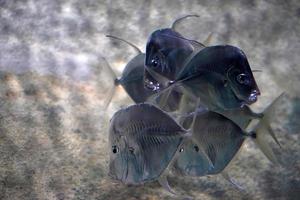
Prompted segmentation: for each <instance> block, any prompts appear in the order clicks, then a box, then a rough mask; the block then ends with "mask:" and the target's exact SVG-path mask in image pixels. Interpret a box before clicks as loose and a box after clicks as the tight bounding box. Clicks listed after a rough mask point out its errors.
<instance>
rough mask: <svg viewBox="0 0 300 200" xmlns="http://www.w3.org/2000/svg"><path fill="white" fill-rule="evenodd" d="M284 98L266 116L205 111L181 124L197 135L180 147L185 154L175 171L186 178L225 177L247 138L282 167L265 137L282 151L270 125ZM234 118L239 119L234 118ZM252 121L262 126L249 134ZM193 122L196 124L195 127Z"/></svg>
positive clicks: (176, 161) (241, 111) (242, 111)
mask: <svg viewBox="0 0 300 200" xmlns="http://www.w3.org/2000/svg"><path fill="white" fill-rule="evenodd" d="M283 97H284V94H281V95H280V96H278V97H277V98H276V99H275V100H274V101H272V103H271V104H270V105H269V106H267V107H266V109H265V110H264V111H263V112H262V113H254V112H252V110H251V109H250V108H249V107H247V106H244V107H243V108H241V109H237V110H231V111H227V113H223V114H220V113H216V112H212V111H207V110H203V109H202V110H201V111H199V112H197V113H196V114H190V115H189V116H187V117H186V118H185V119H183V120H181V124H182V126H183V127H184V128H185V129H188V128H190V129H192V133H193V134H192V136H191V137H189V138H185V140H184V141H183V143H182V145H181V146H180V149H182V150H181V152H180V154H178V156H177V157H176V159H174V161H173V169H174V171H175V172H176V173H178V174H181V175H186V176H205V175H213V174H218V173H223V170H224V169H225V168H226V167H227V166H228V165H229V164H230V162H231V161H232V160H233V159H234V157H235V156H236V154H237V153H238V151H239V150H240V149H241V146H242V144H243V143H244V140H245V139H246V138H251V139H253V140H254V142H255V143H256V144H257V145H258V147H259V148H260V150H261V151H262V152H263V153H264V154H265V156H266V157H267V158H268V159H269V160H270V161H271V162H273V163H278V160H277V157H276V156H275V154H274V152H273V150H272V148H271V147H270V146H269V144H268V143H267V142H266V138H265V136H266V134H269V135H270V136H271V137H272V138H273V139H274V141H275V142H276V143H277V144H278V146H279V147H280V144H279V142H278V140H277V139H276V137H275V134H274V133H273V131H272V128H271V127H270V123H271V121H272V119H273V118H274V116H275V110H276V108H277V107H278V106H279V105H280V104H281V103H282V99H283ZM234 114H236V116H233V115H234ZM194 115H196V118H195V120H193V118H194V117H195V116H194ZM224 115H227V116H229V117H231V118H232V119H233V120H231V119H230V118H228V117H226V116H224ZM252 119H258V120H259V122H258V124H257V125H256V126H254V127H253V128H252V130H251V131H249V132H246V131H245V129H246V127H247V126H248V124H249V122H250V121H251V120H252ZM192 121H194V123H193V125H192ZM207 157H208V158H209V159H207ZM211 163H212V164H213V167H212V166H211Z"/></svg>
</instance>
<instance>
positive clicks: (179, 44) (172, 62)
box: [144, 15, 199, 90]
mask: <svg viewBox="0 0 300 200" xmlns="http://www.w3.org/2000/svg"><path fill="white" fill-rule="evenodd" d="M187 17H199V16H198V15H186V16H184V17H181V18H179V19H177V20H175V21H174V22H173V24H172V27H171V28H165V29H159V30H156V31H154V32H153V33H152V34H151V35H150V36H149V39H148V42H147V45H146V59H145V77H144V78H145V86H146V87H147V88H149V89H151V90H158V89H161V88H162V87H164V85H165V84H166V82H169V81H172V80H174V79H175V78H176V75H177V74H178V72H180V71H181V69H182V66H183V63H184V60H185V59H186V58H187V57H188V56H189V55H190V54H191V53H192V52H193V50H194V48H193V45H192V44H191V41H190V40H187V39H184V37H183V36H182V35H181V34H180V33H178V32H176V30H175V27H176V25H177V24H178V23H179V22H180V21H182V20H183V19H185V18H187ZM151 72H153V73H157V74H158V75H161V76H162V77H164V82H161V81H160V80H158V79H157V78H156V77H153V74H151Z"/></svg>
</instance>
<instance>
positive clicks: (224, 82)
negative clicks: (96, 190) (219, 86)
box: [223, 79, 228, 87]
mask: <svg viewBox="0 0 300 200" xmlns="http://www.w3.org/2000/svg"><path fill="white" fill-rule="evenodd" d="M227 83H228V80H227V79H224V80H223V85H224V86H225V87H226V86H227Z"/></svg>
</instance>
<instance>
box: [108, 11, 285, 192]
mask: <svg viewBox="0 0 300 200" xmlns="http://www.w3.org/2000/svg"><path fill="white" fill-rule="evenodd" d="M189 17H198V16H197V15H186V16H184V17H181V18H179V19H176V20H175V21H174V22H173V24H172V26H171V28H164V29H159V30H156V31H154V32H153V33H152V34H151V35H150V36H149V38H148V41H147V44H146V52H145V53H143V52H142V51H141V50H139V49H138V48H137V47H136V46H135V45H133V44H131V43H130V42H128V41H126V40H124V39H121V38H119V37H116V36H112V35H107V37H109V38H111V39H116V40H119V41H122V42H125V43H127V44H129V45H130V46H132V47H133V48H134V49H135V50H136V52H137V55H136V56H135V57H134V58H132V59H131V60H130V62H128V64H127V65H126V66H125V68H124V70H123V73H122V76H121V77H120V78H118V77H117V76H116V75H115V73H114V72H113V70H112V69H111V68H110V66H109V64H108V63H106V67H107V68H108V69H109V70H108V71H109V72H110V74H109V76H111V77H112V79H113V80H114V83H115V86H117V85H121V86H122V87H123V88H124V89H125V91H126V92H127V94H128V95H129V97H130V98H131V99H132V100H133V101H134V102H135V103H136V104H134V105H131V106H129V107H127V108H124V109H121V110H119V111H117V112H116V113H115V114H114V115H113V117H112V119H111V120H110V128H109V148H110V149H109V155H110V161H109V177H110V178H112V179H114V180H117V181H120V182H122V183H124V184H128V185H139V184H144V183H146V182H150V181H158V182H159V183H160V184H161V185H162V187H164V188H165V189H166V190H168V191H169V192H171V193H173V194H177V193H176V191H173V190H172V189H171V187H170V185H169V183H168V181H167V176H168V174H169V173H174V174H176V175H178V176H187V177H188V176H190V177H195V176H197V177H201V176H206V175H214V174H222V175H223V177H224V178H225V179H226V180H228V181H229V182H230V183H232V184H233V185H234V186H235V187H237V188H240V189H241V187H240V186H239V185H238V184H237V183H235V181H233V180H232V179H231V178H230V176H229V174H228V173H227V172H226V170H225V168H226V167H228V166H229V164H230V163H231V161H232V160H233V159H234V158H235V157H236V155H237V153H238V152H239V151H240V149H241V148H242V145H243V143H244V141H245V140H246V139H247V138H249V139H252V140H254V141H255V143H256V144H257V146H258V148H259V149H260V150H261V151H262V152H263V153H264V154H265V156H266V158H267V159H269V160H270V161H271V162H273V163H275V164H276V163H278V159H277V158H276V156H275V154H274V152H273V150H272V148H271V147H270V146H269V144H268V143H267V142H266V137H269V136H270V137H271V138H273V140H274V144H277V145H279V146H280V144H279V142H278V140H277V139H276V137H275V134H274V132H273V131H272V128H271V126H270V123H271V121H272V118H273V117H274V110H275V108H276V107H277V106H278V105H279V104H280V103H281V100H282V99H283V97H284V94H281V95H279V96H278V97H277V98H276V99H275V100H274V101H273V102H270V105H269V106H266V108H265V109H264V111H263V112H261V113H255V112H253V111H252V110H251V108H250V107H249V106H250V105H251V104H253V103H255V102H256V101H257V99H258V96H259V95H260V90H259V87H258V85H257V83H256V81H255V78H254V76H253V72H255V71H258V70H252V69H251V67H250V65H249V63H248V60H247V57H246V54H245V53H244V52H243V51H242V50H241V49H240V48H238V47H235V46H231V45H216V46H209V42H210V40H211V35H209V36H208V38H207V39H206V40H205V41H204V42H203V43H201V42H198V41H195V40H191V39H188V38H185V37H184V36H182V35H181V34H180V33H179V32H178V31H176V27H177V25H178V24H179V23H180V22H182V21H184V20H185V19H187V18H189ZM114 93H115V89H113V90H112V91H111V93H110V94H109V95H108V99H107V101H106V107H107V106H108V104H109V103H110V101H111V99H112V97H113V95H114ZM250 124H251V128H249V127H250Z"/></svg>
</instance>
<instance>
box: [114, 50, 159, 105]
mask: <svg viewBox="0 0 300 200" xmlns="http://www.w3.org/2000/svg"><path fill="white" fill-rule="evenodd" d="M144 60H145V54H144V53H141V54H139V55H137V56H135V57H134V58H133V59H131V60H130V62H129V63H128V64H127V65H126V67H125V68H124V70H123V73H122V76H121V78H120V79H118V80H117V84H120V85H122V86H123V88H124V89H125V90H126V92H127V94H128V95H129V96H130V97H131V99H132V100H133V101H134V102H135V103H143V102H145V101H146V100H147V99H148V98H149V97H150V96H151V95H153V94H154V93H155V92H154V91H151V90H148V89H146V88H145V87H144Z"/></svg>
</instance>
